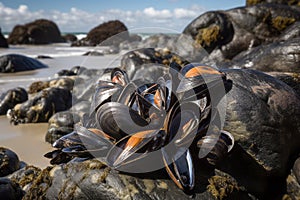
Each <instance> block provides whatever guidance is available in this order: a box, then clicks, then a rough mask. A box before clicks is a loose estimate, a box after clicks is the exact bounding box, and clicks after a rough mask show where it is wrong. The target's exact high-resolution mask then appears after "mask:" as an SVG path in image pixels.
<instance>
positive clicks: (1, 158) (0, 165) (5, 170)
mask: <svg viewBox="0 0 300 200" xmlns="http://www.w3.org/2000/svg"><path fill="white" fill-rule="evenodd" d="M19 168H20V161H19V158H18V156H17V154H16V153H15V152H13V151H12V150H10V149H7V148H4V147H0V177H3V176H6V175H9V174H11V173H13V172H14V171H17V170H18V169H19Z"/></svg>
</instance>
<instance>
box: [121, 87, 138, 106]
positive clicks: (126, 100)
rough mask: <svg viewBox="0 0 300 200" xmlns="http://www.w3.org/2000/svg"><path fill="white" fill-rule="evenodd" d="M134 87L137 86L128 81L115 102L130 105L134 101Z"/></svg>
mask: <svg viewBox="0 0 300 200" xmlns="http://www.w3.org/2000/svg"><path fill="white" fill-rule="evenodd" d="M136 89H137V86H136V85H135V84H134V83H133V82H131V83H128V84H127V85H126V86H125V87H124V89H123V90H122V92H121V94H120V95H119V97H118V99H117V102H118V103H121V104H124V105H126V106H128V107H131V106H132V105H133V103H134V101H135V97H136Z"/></svg>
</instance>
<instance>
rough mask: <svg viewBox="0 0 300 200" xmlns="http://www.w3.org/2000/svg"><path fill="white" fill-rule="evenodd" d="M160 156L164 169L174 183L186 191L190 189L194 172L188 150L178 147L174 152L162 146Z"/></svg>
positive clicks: (193, 182)
mask: <svg viewBox="0 0 300 200" xmlns="http://www.w3.org/2000/svg"><path fill="white" fill-rule="evenodd" d="M182 151H183V152H182ZM162 157H163V161H164V164H165V167H166V170H167V172H168V174H169V176H170V178H171V179H172V180H173V181H174V183H175V184H176V185H177V186H178V187H179V188H180V189H182V190H184V191H186V192H189V191H191V190H192V189H193V188H194V185H195V172H194V166H193V161H192V156H191V154H190V151H189V150H188V149H185V148H179V149H177V151H176V152H170V151H166V150H165V149H164V148H163V149H162Z"/></svg>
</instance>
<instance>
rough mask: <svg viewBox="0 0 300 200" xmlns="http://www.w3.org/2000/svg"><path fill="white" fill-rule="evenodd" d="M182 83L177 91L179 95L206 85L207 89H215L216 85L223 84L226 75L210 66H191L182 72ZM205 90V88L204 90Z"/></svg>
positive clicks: (184, 68)
mask: <svg viewBox="0 0 300 200" xmlns="http://www.w3.org/2000/svg"><path fill="white" fill-rule="evenodd" d="M181 75H182V76H183V77H181V81H180V83H179V85H178V87H177V89H176V92H177V93H182V92H186V91H189V90H192V89H194V88H197V87H199V86H202V85H206V87H207V88H211V87H214V86H215V84H220V83H223V79H224V77H225V75H224V74H223V73H222V72H220V71H218V70H216V69H214V68H212V67H209V66H202V65H197V64H189V65H186V66H185V67H183V68H182V70H181ZM204 89H205V88H204Z"/></svg>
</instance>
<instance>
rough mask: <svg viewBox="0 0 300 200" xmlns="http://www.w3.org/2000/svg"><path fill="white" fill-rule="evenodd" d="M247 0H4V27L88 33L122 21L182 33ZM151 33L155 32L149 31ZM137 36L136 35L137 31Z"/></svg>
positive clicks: (0, 9)
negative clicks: (44, 26)
mask: <svg viewBox="0 0 300 200" xmlns="http://www.w3.org/2000/svg"><path fill="white" fill-rule="evenodd" d="M245 2H246V0H211V1H208V0H197V1H196V0H105V1H103V0H85V1H84V0H50V1H48V0H41V1H36V0H13V1H12V0H2V1H1V0H0V27H1V29H2V32H10V31H11V30H12V29H13V27H14V26H15V25H17V24H25V23H28V22H32V21H34V20H36V19H41V18H44V19H49V20H52V21H54V22H55V23H56V24H57V25H58V27H59V29H60V31H61V32H88V31H89V30H91V29H92V28H93V27H95V26H97V25H99V24H101V23H103V22H107V21H109V20H115V19H119V20H120V21H122V22H123V23H124V24H125V25H126V26H127V28H128V29H129V30H137V31H136V32H141V31H138V30H143V28H144V27H157V29H161V31H160V32H181V31H182V30H183V29H184V28H185V27H186V26H187V25H188V24H189V23H190V22H191V21H192V20H193V19H195V18H196V17H198V16H199V15H201V14H203V13H204V12H207V11H211V10H227V9H231V8H235V7H239V6H244V5H245ZM144 30H146V31H145V32H149V30H151V28H146V29H144ZM133 32H134V31H133Z"/></svg>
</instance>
